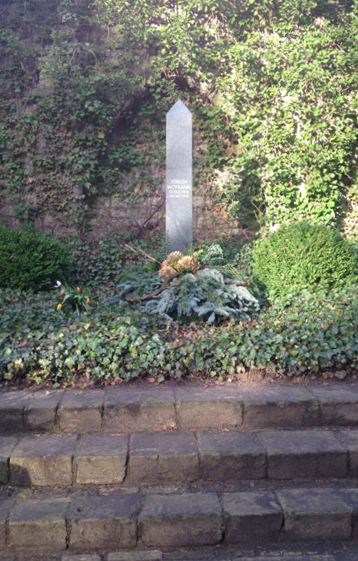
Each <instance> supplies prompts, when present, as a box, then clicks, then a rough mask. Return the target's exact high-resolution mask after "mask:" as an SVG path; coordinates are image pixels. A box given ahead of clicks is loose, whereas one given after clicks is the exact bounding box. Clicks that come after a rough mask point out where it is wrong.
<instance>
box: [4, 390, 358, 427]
mask: <svg viewBox="0 0 358 561" xmlns="http://www.w3.org/2000/svg"><path fill="white" fill-rule="evenodd" d="M315 426H358V384H348V383H340V384H338V383H329V384H327V385H323V384H320V385H318V384H317V385H307V386H303V385H298V384H295V385H294V384H291V385H289V384H266V385H263V384H260V385H246V386H245V385H237V384H232V385H226V386H222V387H221V386H205V385H203V384H202V385H199V384H193V383H185V384H183V385H180V386H174V385H161V386H154V385H144V384H143V385H138V386H123V387H122V386H119V387H111V388H107V389H88V390H52V391H46V390H39V391H29V390H18V391H4V390H1V391H0V433H2V434H9V433H22V432H23V431H30V432H68V433H87V432H96V431H97V432H98V431H101V432H109V433H113V432H120V433H131V432H144V431H148V432H153V431H165V430H174V429H178V430H189V431H191V430H196V429H229V430H240V431H247V430H253V429H262V428H265V429H266V428H303V427H315Z"/></svg>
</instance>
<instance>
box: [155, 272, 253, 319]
mask: <svg viewBox="0 0 358 561" xmlns="http://www.w3.org/2000/svg"><path fill="white" fill-rule="evenodd" d="M145 307H146V309H148V310H150V311H151V312H155V313H157V314H161V315H163V316H165V317H168V318H172V319H174V318H175V319H179V320H182V321H195V320H200V319H201V320H205V321H207V322H208V323H217V322H220V321H222V320H227V319H232V318H241V319H244V318H246V319H247V318H249V317H250V316H251V315H252V314H253V313H255V312H257V311H258V309H259V304H258V302H257V300H256V298H254V296H252V294H251V293H250V292H249V291H248V290H247V288H245V287H243V286H239V285H238V283H235V281H234V280H228V279H225V278H224V276H223V275H222V274H221V273H220V272H219V271H216V270H215V269H201V270H200V271H198V272H197V273H194V274H193V273H187V274H184V275H182V276H180V277H177V278H175V279H173V280H171V281H170V282H169V283H168V285H167V286H166V287H165V288H164V289H163V290H161V291H160V293H159V294H158V295H155V297H154V298H153V299H149V301H148V302H147V303H146V305H145Z"/></svg>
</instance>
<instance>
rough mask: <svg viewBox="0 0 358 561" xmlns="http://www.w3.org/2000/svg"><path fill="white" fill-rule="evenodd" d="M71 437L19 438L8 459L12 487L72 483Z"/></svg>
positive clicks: (73, 437)
mask: <svg viewBox="0 0 358 561" xmlns="http://www.w3.org/2000/svg"><path fill="white" fill-rule="evenodd" d="M76 445H77V436H75V435H40V436H27V437H25V438H22V439H21V440H20V442H19V443H18V444H17V446H16V447H15V449H14V451H13V453H12V454H11V458H10V481H11V483H12V484H13V485H25V486H26V485H35V486H36V485H37V486H51V485H58V486H67V485H71V484H72V456H73V454H74V452H75V449H76Z"/></svg>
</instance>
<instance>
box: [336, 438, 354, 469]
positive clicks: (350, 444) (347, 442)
mask: <svg viewBox="0 0 358 561" xmlns="http://www.w3.org/2000/svg"><path fill="white" fill-rule="evenodd" d="M335 435H336V437H337V438H338V440H339V441H340V442H341V444H342V447H343V448H345V449H346V450H347V451H348V455H349V462H348V465H349V475H350V476H352V477H358V430H344V431H343V430H342V431H338V432H336V433H335Z"/></svg>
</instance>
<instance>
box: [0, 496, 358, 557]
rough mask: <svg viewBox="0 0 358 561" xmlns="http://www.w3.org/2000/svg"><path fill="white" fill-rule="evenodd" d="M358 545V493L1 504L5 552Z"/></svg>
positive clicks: (0, 540) (0, 539) (25, 499)
mask: <svg viewBox="0 0 358 561" xmlns="http://www.w3.org/2000/svg"><path fill="white" fill-rule="evenodd" d="M357 538H358V489H357V488H345V489H337V488H332V487H324V488H317V487H309V488H296V487H287V488H280V489H278V490H277V491H276V492H272V491H269V490H261V491H257V490H256V491H241V492H240V491H239V492H235V493H222V494H218V493H214V492H195V493H187V492H186V493H167V494H153V493H148V494H144V495H143V494H138V493H123V492H118V491H117V492H112V493H107V494H104V495H98V494H96V495H94V494H90V493H87V494H80V495H79V494H74V495H68V496H61V495H59V494H52V495H51V494H44V493H37V494H34V495H29V496H21V495H20V496H18V497H14V498H11V497H9V498H5V499H4V498H3V500H2V501H1V502H0V552H1V553H2V554H7V553H9V552H12V553H17V554H18V555H20V554H23V555H25V554H30V553H31V552H34V553H35V552H36V554H40V553H43V552H48V553H56V552H62V551H65V550H69V552H70V553H72V552H86V553H87V554H89V553H95V552H96V551H99V552H101V554H103V553H104V552H108V551H121V550H131V549H133V550H134V551H135V550H136V549H138V550H142V551H143V550H144V551H146V550H161V551H170V550H171V549H175V548H182V547H187V548H194V547H204V546H215V545H222V546H231V545H238V544H241V545H243V546H244V545H247V544H255V545H262V544H264V543H269V544H274V543H292V542H300V543H302V542H304V543H310V542H312V543H315V542H317V543H322V542H332V543H333V542H351V543H352V541H354V540H357Z"/></svg>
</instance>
